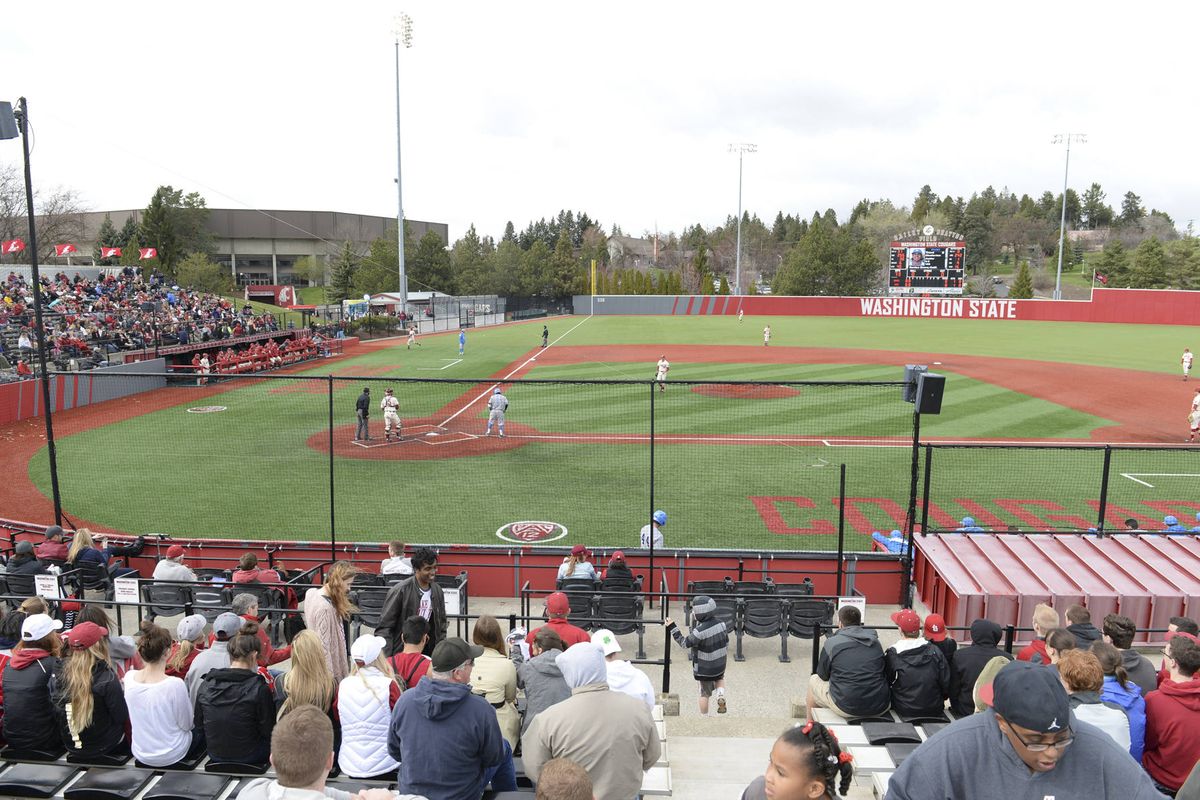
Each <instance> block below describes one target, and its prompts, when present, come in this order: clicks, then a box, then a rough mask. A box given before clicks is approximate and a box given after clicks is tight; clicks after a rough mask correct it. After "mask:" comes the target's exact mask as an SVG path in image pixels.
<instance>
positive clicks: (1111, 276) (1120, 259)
mask: <svg viewBox="0 0 1200 800" xmlns="http://www.w3.org/2000/svg"><path fill="white" fill-rule="evenodd" d="M1095 266H1096V273H1097V274H1098V275H1103V276H1104V278H1105V280H1107V282H1108V284H1107V285H1108V286H1111V287H1113V288H1120V287H1125V286H1129V281H1130V275H1129V254H1128V253H1127V252H1125V245H1123V244H1121V240H1120V239H1112V240H1111V241H1109V242H1108V244H1106V245H1104V250H1103V252H1101V253H1100V258H1099V259H1097V260H1096V264H1095Z"/></svg>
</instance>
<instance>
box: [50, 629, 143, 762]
mask: <svg viewBox="0 0 1200 800" xmlns="http://www.w3.org/2000/svg"><path fill="white" fill-rule="evenodd" d="M66 640H67V652H68V655H67V656H66V657H65V658H64V659H63V660H62V661H61V662H59V664H58V667H57V668H56V669H55V670H54V675H53V676H52V677H51V679H50V698H51V701H52V702H53V705H54V714H55V717H56V718H57V719H58V728H59V733H60V735H61V737H62V744H63V746H65V747H66V748H67V753H68V754H69V755H73V756H76V757H78V758H81V759H85V760H86V759H96V758H105V757H112V758H118V759H119V758H121V757H128V756H129V754H130V745H129V739H128V738H127V737H126V735H125V729H126V726H127V725H128V723H129V709H128V708H127V707H126V706H125V693H124V692H123V691H121V680H120V678H118V677H117V673H116V672H115V671H114V670H113V668H112V666H111V665H110V664H109V652H108V630H107V629H106V628H102V627H100V626H99V625H97V624H96V623H94V622H80V623H77V624H76V625H75V627H73V628H71V630H70V631H68V633H67V636H66Z"/></svg>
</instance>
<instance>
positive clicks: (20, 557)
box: [4, 541, 49, 575]
mask: <svg viewBox="0 0 1200 800" xmlns="http://www.w3.org/2000/svg"><path fill="white" fill-rule="evenodd" d="M4 571H5V572H6V573H8V574H9V575H45V574H46V573H47V572H48V571H49V570H48V568H47V567H46V565H45V564H43V563H42V562H41V561H38V559H37V557H36V556H34V554H33V542H29V541H21V542H17V546H16V547H14V548H13V556H12V558H10V559H9V560H8V564H7V565H6V566H5V570H4Z"/></svg>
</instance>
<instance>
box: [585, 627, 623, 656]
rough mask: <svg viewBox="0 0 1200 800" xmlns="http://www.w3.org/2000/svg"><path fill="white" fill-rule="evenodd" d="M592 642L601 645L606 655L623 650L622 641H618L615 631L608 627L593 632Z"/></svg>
mask: <svg viewBox="0 0 1200 800" xmlns="http://www.w3.org/2000/svg"><path fill="white" fill-rule="evenodd" d="M592 644H596V645H600V649H602V650H603V651H604V655H605V656H611V655H612V654H613V653H619V652H621V643H620V642H618V641H617V637H616V636H614V635H613V632H612V631H610V630H608V629H607V628H601V629H600V630H598V631H596V632H595V633H593V634H592Z"/></svg>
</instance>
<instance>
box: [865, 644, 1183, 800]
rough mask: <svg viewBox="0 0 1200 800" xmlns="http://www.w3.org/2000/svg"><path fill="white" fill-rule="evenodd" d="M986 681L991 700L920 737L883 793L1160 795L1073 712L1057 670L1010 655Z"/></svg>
mask: <svg viewBox="0 0 1200 800" xmlns="http://www.w3.org/2000/svg"><path fill="white" fill-rule="evenodd" d="M989 688H990V690H991V691H990V694H991V698H990V700H991V703H992V708H991V709H990V710H988V711H985V712H984V713H982V714H974V715H972V716H970V717H964V718H962V719H960V720H958V721H956V722H954V723H952V724H950V725H948V726H946V727H945V728H943V729H942V730H941V731H939V732H938V733H936V734H934V735H933V736H932V737H930V738H929V739H928V740H926V741H925V742H924V743H922V745H921V746H920V747H918V748H917V749H916V750H915V751H913V753H912V755H910V756H909V757H908V758H906V759H904V762H903V763H902V764H901V765H900V767H899V769H897V770H896V772H895V774H893V775H892V778H891V782H890V783H889V784H888V793H887V796H886V800H941V798H946V797H964V798H966V797H969V798H971V800H993V798H994V799H995V800H1022V798H1028V800H1043V798H1048V797H1060V798H1068V797H1085V796H1086V797H1088V798H1089V800H1163V797H1164V796H1163V795H1161V794H1159V793H1158V791H1157V790H1155V788H1154V783H1153V782H1152V781H1151V780H1150V776H1149V775H1147V774H1146V773H1145V772H1143V771H1142V768H1141V766H1139V765H1138V763H1137V762H1136V761H1134V760H1133V759H1132V758H1130V757H1129V752H1128V751H1127V750H1125V749H1123V748H1122V747H1121V746H1120V745H1118V744H1117V743H1116V742H1114V741H1113V740H1112V738H1111V737H1109V736H1108V735H1107V734H1106V733H1104V732H1103V731H1101V730H1100V729H1099V728H1097V727H1095V726H1093V725H1089V724H1088V723H1086V722H1081V721H1079V720H1077V719H1075V718H1074V717H1072V715H1071V705H1070V702H1069V700H1068V699H1067V691H1066V689H1064V688H1063V685H1062V683H1061V682H1060V681H1059V679H1058V675H1057V674H1056V673H1055V671H1054V670H1051V669H1046V668H1045V667H1044V666H1041V665H1039V664H1031V663H1029V662H1027V661H1013V662H1011V663H1009V664H1006V665H1005V666H1004V667H1003V668H1002V669H1001V670H1000V672H998V673H997V674H996V679H995V681H993V683H992V685H991V687H989ZM983 694H984V697H985V699H988V697H987V695H988V694H989V692H984V693H983Z"/></svg>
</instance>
